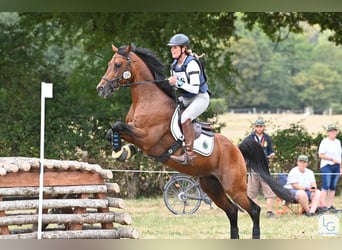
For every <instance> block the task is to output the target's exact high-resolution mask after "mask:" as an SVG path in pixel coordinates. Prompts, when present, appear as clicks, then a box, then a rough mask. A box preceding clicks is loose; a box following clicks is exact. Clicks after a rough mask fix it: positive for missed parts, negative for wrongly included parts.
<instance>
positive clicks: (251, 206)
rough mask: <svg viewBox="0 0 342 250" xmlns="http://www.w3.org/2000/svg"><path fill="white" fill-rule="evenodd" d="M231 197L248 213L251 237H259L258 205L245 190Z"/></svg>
mask: <svg viewBox="0 0 342 250" xmlns="http://www.w3.org/2000/svg"><path fill="white" fill-rule="evenodd" d="M232 199H233V200H234V202H236V203H237V204H239V206H240V207H241V208H242V209H244V210H246V211H247V213H248V214H249V215H250V217H251V219H252V221H253V231H252V238H253V239H260V210H261V209H260V207H259V206H258V205H257V204H256V203H255V202H254V201H253V200H252V199H251V198H249V197H248V196H247V194H246V193H245V192H244V193H238V194H236V195H235V196H234V197H232Z"/></svg>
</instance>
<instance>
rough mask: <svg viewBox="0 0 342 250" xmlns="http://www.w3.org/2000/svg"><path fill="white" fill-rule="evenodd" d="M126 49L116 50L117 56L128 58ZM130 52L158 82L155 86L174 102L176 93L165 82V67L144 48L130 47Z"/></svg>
mask: <svg viewBox="0 0 342 250" xmlns="http://www.w3.org/2000/svg"><path fill="white" fill-rule="evenodd" d="M126 47H127V46H121V47H120V48H119V50H118V54H121V55H124V56H128V55H127V53H126V52H125V49H126ZM131 50H132V52H134V53H135V54H136V55H137V56H139V57H140V58H141V59H142V60H143V61H144V62H145V64H146V65H147V67H148V68H149V69H150V71H151V72H152V74H153V76H154V79H155V80H157V81H158V82H156V84H157V86H158V87H159V88H160V89H161V90H163V91H164V92H165V94H166V95H168V96H169V97H170V98H172V99H173V100H175V101H176V98H177V97H176V93H175V91H174V90H173V88H172V86H171V85H170V84H169V82H168V80H166V75H165V65H164V64H162V63H161V61H160V59H159V58H158V57H157V56H156V54H155V53H154V52H153V51H152V50H149V49H146V48H135V47H132V49H131Z"/></svg>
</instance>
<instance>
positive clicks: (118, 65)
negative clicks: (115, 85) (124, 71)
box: [114, 63, 122, 69]
mask: <svg viewBox="0 0 342 250" xmlns="http://www.w3.org/2000/svg"><path fill="white" fill-rule="evenodd" d="M121 65H122V63H114V67H115V68H117V69H118V68H120V67H121Z"/></svg>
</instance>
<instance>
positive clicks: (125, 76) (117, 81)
mask: <svg viewBox="0 0 342 250" xmlns="http://www.w3.org/2000/svg"><path fill="white" fill-rule="evenodd" d="M112 58H124V59H126V60H127V64H126V68H125V70H124V71H123V73H122V74H121V76H119V77H115V78H113V79H112V80H109V79H108V78H106V77H102V79H103V80H105V81H106V82H107V83H108V84H109V85H110V86H111V88H112V89H113V91H114V90H117V89H119V88H120V87H131V86H132V85H135V84H144V83H151V82H154V83H158V82H163V81H165V80H167V79H164V80H145V81H140V82H131V81H130V80H129V79H131V78H132V73H131V63H132V62H133V61H132V60H131V58H130V57H129V56H124V55H119V56H113V57H112ZM114 68H115V65H114ZM122 80H125V81H126V82H125V83H121V82H122Z"/></svg>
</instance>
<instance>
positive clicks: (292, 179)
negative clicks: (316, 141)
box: [284, 155, 321, 217]
mask: <svg viewBox="0 0 342 250" xmlns="http://www.w3.org/2000/svg"><path fill="white" fill-rule="evenodd" d="M308 161H309V158H308V157H307V156H306V155H299V156H298V158H297V166H296V167H294V168H292V169H291V170H290V172H289V175H288V177H287V183H286V185H285V186H284V187H285V188H288V189H289V190H290V192H291V194H293V197H294V199H295V200H296V201H297V202H298V203H299V204H300V205H301V207H302V208H303V209H304V211H305V215H306V216H309V217H310V216H314V215H315V212H316V210H317V208H318V206H319V202H320V197H321V191H320V190H319V189H317V184H316V179H315V175H314V173H313V171H312V170H310V169H308V168H307V166H308ZM310 202H311V206H310Z"/></svg>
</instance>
